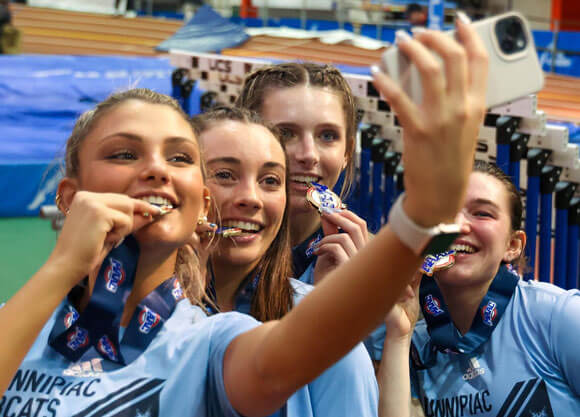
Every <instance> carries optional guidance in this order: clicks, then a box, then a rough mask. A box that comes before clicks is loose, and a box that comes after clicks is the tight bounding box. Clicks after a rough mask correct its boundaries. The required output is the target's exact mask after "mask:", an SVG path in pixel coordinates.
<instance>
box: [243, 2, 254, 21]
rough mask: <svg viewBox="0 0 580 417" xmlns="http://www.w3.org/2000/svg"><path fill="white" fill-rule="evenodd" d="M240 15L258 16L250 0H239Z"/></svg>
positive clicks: (245, 16) (244, 16)
mask: <svg viewBox="0 0 580 417" xmlns="http://www.w3.org/2000/svg"><path fill="white" fill-rule="evenodd" d="M240 17H241V18H242V19H245V18H247V17H258V8H257V7H255V6H254V5H252V0H240Z"/></svg>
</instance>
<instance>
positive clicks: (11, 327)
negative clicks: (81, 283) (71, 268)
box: [0, 262, 69, 394]
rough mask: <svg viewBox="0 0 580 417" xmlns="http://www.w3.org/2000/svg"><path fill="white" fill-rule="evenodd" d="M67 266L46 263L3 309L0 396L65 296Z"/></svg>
mask: <svg viewBox="0 0 580 417" xmlns="http://www.w3.org/2000/svg"><path fill="white" fill-rule="evenodd" d="M66 274H67V271H66V267H65V265H61V264H60V263H58V262H52V263H48V262H47V263H46V264H45V265H44V266H42V268H41V269H40V270H39V271H38V272H37V273H36V274H34V275H33V276H32V278H31V279H30V280H29V281H28V282H27V283H26V284H25V285H24V286H23V287H22V288H21V289H20V290H19V291H18V292H17V293H16V294H15V295H14V296H13V297H12V298H10V300H8V302H6V304H5V305H4V307H2V308H0V334H2V335H4V337H2V340H1V343H0V369H2V372H1V373H0V392H1V393H2V394H3V393H4V392H5V391H6V388H7V387H8V385H9V384H10V381H11V380H12V377H13V376H14V374H15V373H16V370H17V369H18V367H19V366H20V363H21V362H22V360H23V359H24V357H25V356H26V354H27V353H28V350H29V349H30V347H31V346H32V344H33V343H34V341H35V340H36V338H37V336H38V334H39V333H40V331H41V330H42V327H43V326H44V324H45V323H46V321H47V320H48V318H49V317H50V315H51V314H52V312H53V311H54V310H55V308H56V307H57V306H58V304H59V303H60V302H61V301H62V299H63V298H64V297H65V296H66V294H67V292H68V290H69V287H68V286H67V285H66V282H67V280H66V277H65V275H66Z"/></svg>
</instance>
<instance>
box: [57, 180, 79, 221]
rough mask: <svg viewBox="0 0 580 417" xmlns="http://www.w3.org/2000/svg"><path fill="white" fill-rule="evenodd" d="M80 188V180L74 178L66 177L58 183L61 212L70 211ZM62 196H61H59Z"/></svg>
mask: <svg viewBox="0 0 580 417" xmlns="http://www.w3.org/2000/svg"><path fill="white" fill-rule="evenodd" d="M78 189H79V186H78V182H77V180H76V179H74V178H69V177H64V178H63V179H62V180H60V182H59V183H58V188H57V190H56V195H57V198H56V200H57V201H56V203H57V206H58V209H59V210H60V211H61V213H63V214H66V213H68V211H69V209H70V206H71V204H72V201H73V198H74V196H75V194H76V193H77V191H78ZM59 196H60V198H59Z"/></svg>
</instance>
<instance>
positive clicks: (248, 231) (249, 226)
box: [223, 220, 264, 237]
mask: <svg viewBox="0 0 580 417" xmlns="http://www.w3.org/2000/svg"><path fill="white" fill-rule="evenodd" d="M223 227H224V228H225V229H226V228H227V229H229V230H231V231H232V232H233V231H235V233H227V230H226V231H224V233H225V235H226V236H224V237H234V236H244V235H252V234H256V233H260V232H261V231H262V229H264V226H262V225H260V224H258V223H253V222H244V221H239V220H227V221H224V222H223ZM227 235H229V236H227Z"/></svg>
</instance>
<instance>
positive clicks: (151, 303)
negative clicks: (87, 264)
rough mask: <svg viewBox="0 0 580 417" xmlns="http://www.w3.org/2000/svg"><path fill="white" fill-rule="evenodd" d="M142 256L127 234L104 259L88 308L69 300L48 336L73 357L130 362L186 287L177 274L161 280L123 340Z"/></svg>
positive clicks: (169, 311)
mask: <svg viewBox="0 0 580 417" xmlns="http://www.w3.org/2000/svg"><path fill="white" fill-rule="evenodd" d="M138 259H139V247H138V244H137V241H136V240H135V239H134V238H133V237H132V236H127V237H126V238H125V241H124V242H123V244H122V245H120V246H119V247H118V248H115V249H113V250H112V251H111V252H110V253H109V254H108V255H107V257H106V258H105V260H104V261H103V263H102V265H101V268H100V270H99V274H98V276H97V279H96V281H95V286H94V288H93V293H92V295H91V299H90V300H89V303H88V305H87V307H86V308H85V310H84V311H83V312H82V313H80V314H79V312H78V311H77V310H76V309H75V308H74V307H73V306H72V305H71V304H70V302H67V303H65V305H64V306H63V308H62V309H61V310H60V311H59V312H58V314H57V318H56V322H55V324H54V326H53V328H52V331H51V334H50V336H49V340H48V343H49V345H50V346H51V347H52V348H53V349H55V350H56V351H57V352H59V353H60V354H62V355H63V356H65V357H66V358H68V359H69V360H71V361H73V362H76V361H78V360H79V359H80V358H81V357H83V355H85V354H88V355H90V356H101V357H103V358H105V359H107V360H108V361H111V362H115V363H118V364H121V365H126V364H127V363H130V362H132V361H133V360H135V359H136V358H137V357H138V356H139V355H140V354H141V353H142V352H143V351H144V350H145V349H146V348H147V346H149V344H150V343H151V341H152V340H153V338H154V337H155V335H156V334H157V332H159V330H160V329H161V327H162V326H163V323H164V322H165V321H166V320H167V319H168V318H169V317H170V316H171V314H172V313H173V310H174V309H175V306H176V305H177V302H178V301H179V300H181V299H182V298H183V291H182V290H181V287H180V285H179V282H178V280H177V278H175V277H172V278H169V279H168V280H167V281H165V282H163V283H162V284H160V285H159V286H158V287H157V288H156V289H155V290H154V291H152V292H151V293H150V294H149V295H147V297H145V298H144V299H143V300H142V301H141V302H140V303H139V305H138V306H137V308H136V309H135V312H134V313H133V317H132V318H131V321H130V323H129V326H128V327H127V329H126V331H125V334H124V336H123V340H122V342H121V343H120V344H119V326H120V323H121V316H122V314H123V309H124V306H125V301H126V300H127V297H128V296H129V293H130V292H131V290H132V288H133V283H134V279H135V272H136V270H137V261H138ZM92 348H93V349H92Z"/></svg>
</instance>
